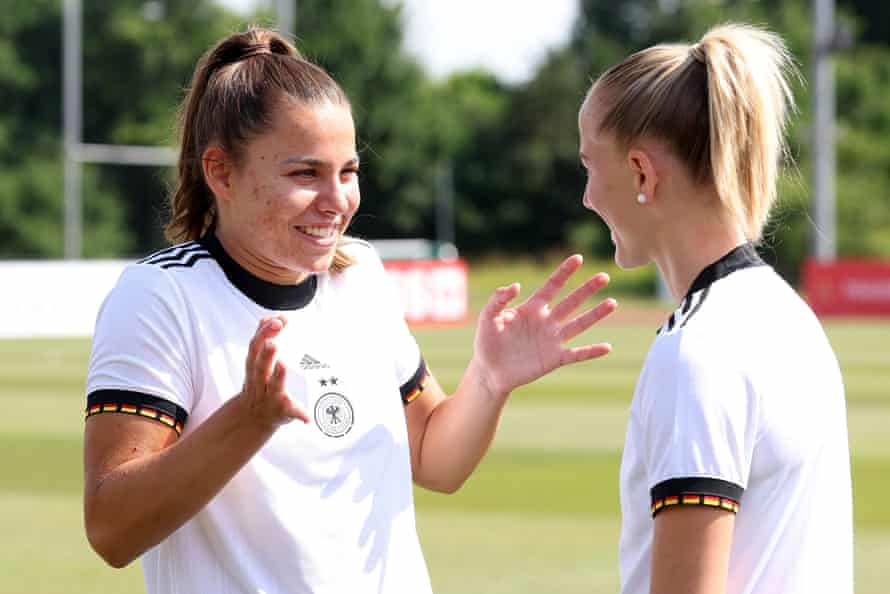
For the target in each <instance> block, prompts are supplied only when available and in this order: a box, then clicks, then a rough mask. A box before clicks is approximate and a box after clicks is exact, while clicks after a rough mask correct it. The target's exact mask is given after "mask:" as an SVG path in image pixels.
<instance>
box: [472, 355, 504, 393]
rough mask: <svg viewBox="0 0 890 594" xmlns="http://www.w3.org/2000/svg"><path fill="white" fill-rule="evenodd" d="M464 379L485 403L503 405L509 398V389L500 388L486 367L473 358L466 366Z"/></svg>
mask: <svg viewBox="0 0 890 594" xmlns="http://www.w3.org/2000/svg"><path fill="white" fill-rule="evenodd" d="M466 378H467V379H468V380H470V381H471V382H472V385H473V386H475V387H476V390H475V391H476V392H478V393H479V395H480V396H481V397H482V398H484V399H485V400H487V401H490V402H494V403H497V404H503V403H504V401H506V400H507V398H508V397H509V396H510V389H509V388H507V387H505V386H502V385H501V384H500V383H499V382H498V381H497V378H495V377H494V376H493V374H492V373H491V370H490V369H489V368H488V366H487V365H485V364H484V363H482V362H481V361H479V360H478V359H476V358H475V357H473V359H472V360H471V361H470V364H469V365H468V366H467V373H466Z"/></svg>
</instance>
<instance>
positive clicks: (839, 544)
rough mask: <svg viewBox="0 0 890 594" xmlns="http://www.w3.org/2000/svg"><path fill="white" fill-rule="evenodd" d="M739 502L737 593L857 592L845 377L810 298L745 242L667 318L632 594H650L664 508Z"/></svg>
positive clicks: (643, 466)
mask: <svg viewBox="0 0 890 594" xmlns="http://www.w3.org/2000/svg"><path fill="white" fill-rule="evenodd" d="M679 505H707V506H713V507H718V508H722V509H724V510H727V511H728V512H729V513H736V518H735V529H734V532H733V540H732V549H731V552H730V561H729V574H728V581H727V589H726V592H727V594H823V593H824V594H852V592H853V559H852V557H853V553H852V548H853V536H852V494H851V484H850V462H849V448H848V441H847V425H846V408H845V404H844V388H843V384H842V382H841V375H840V371H839V369H838V364H837V360H836V358H835V356H834V353H833V352H832V350H831V347H830V345H829V344H828V340H827V339H826V337H825V334H824V332H823V330H822V328H821V326H820V324H819V322H818V321H817V319H816V318H815V316H814V315H813V314H812V312H811V311H810V309H809V308H808V307H807V306H806V304H804V303H803V302H802V301H801V300H800V298H799V297H798V296H797V294H796V293H795V292H794V291H793V290H792V289H791V288H790V287H789V286H788V285H787V284H786V283H785V282H784V281H783V280H782V279H781V278H780V277H779V276H778V275H777V274H776V273H775V272H774V271H773V270H772V269H771V268H770V267H769V266H766V265H764V263H763V261H761V260H760V258H759V257H758V256H757V253H756V251H755V250H754V248H753V246H751V245H743V246H739V247H738V248H736V249H734V250H733V251H731V252H730V253H729V254H727V255H726V256H724V257H723V258H721V259H720V260H719V261H717V262H715V263H714V264H712V265H711V266H708V267H707V268H706V269H705V270H704V271H702V273H701V274H700V275H699V276H698V277H697V278H696V280H695V281H694V283H693V285H692V287H691V288H690V290H689V292H688V294H687V295H686V297H685V298H684V299H683V301H682V303H681V304H680V307H679V308H678V309H677V310H676V311H675V312H674V313H673V315H672V316H671V318H670V320H669V321H668V322H667V323H666V324H665V325H664V326H663V327H662V328H661V329H660V330H659V332H658V335H657V337H656V339H655V343H654V345H653V346H652V349H651V350H650V352H649V355H648V357H647V358H646V362H645V364H644V366H643V370H642V372H641V375H640V378H639V382H638V384H637V388H636V392H635V393H634V398H633V402H632V403H631V410H630V420H629V423H628V430H627V440H626V444H625V449H624V456H623V459H622V462H621V511H622V529H621V544H620V555H619V556H620V562H621V591H622V594H649V592H650V580H651V574H650V570H651V559H652V538H653V528H654V524H655V518H656V517H657V515H658V514H663V513H671V508H672V507H674V506H679Z"/></svg>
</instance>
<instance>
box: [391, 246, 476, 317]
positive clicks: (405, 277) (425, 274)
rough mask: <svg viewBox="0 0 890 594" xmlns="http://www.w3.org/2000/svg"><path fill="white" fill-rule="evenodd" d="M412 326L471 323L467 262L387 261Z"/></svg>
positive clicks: (458, 260) (406, 315)
mask: <svg viewBox="0 0 890 594" xmlns="http://www.w3.org/2000/svg"><path fill="white" fill-rule="evenodd" d="M383 266H384V267H385V268H386V271H387V272H388V273H389V274H390V276H391V277H392V278H393V281H394V282H395V285H396V290H397V291H398V294H399V297H400V298H401V300H402V307H403V308H404V310H405V319H406V320H407V321H408V323H409V324H411V325H415V326H417V325H455V324H463V323H465V322H466V321H467V264H466V262H464V261H463V260H460V259H455V260H384V261H383Z"/></svg>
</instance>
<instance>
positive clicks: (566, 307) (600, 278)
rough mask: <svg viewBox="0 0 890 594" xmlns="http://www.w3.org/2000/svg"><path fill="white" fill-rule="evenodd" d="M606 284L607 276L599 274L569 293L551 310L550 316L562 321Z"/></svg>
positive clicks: (602, 273)
mask: <svg viewBox="0 0 890 594" xmlns="http://www.w3.org/2000/svg"><path fill="white" fill-rule="evenodd" d="M608 284H609V275H608V274H606V273H605V272H600V273H599V274H597V275H595V276H594V277H593V278H591V279H589V280H588V281H587V282H585V283H584V284H583V285H581V286H580V287H578V288H577V289H575V290H574V291H572V292H571V293H569V295H568V297H566V298H565V299H563V300H562V301H560V302H559V303H557V304H556V306H555V307H554V308H553V309H552V310H551V312H550V315H552V316H555V318H556V319H557V320H564V319H565V318H567V317H568V316H569V315H571V313H572V312H573V311H575V310H576V309H578V307H579V306H580V305H581V304H582V303H584V302H585V301H587V300H588V299H589V298H590V297H591V296H592V295H593V294H595V293H596V292H598V291H600V290H601V289H602V288H603V287H605V286H606V285H608Z"/></svg>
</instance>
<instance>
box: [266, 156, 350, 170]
mask: <svg viewBox="0 0 890 594" xmlns="http://www.w3.org/2000/svg"><path fill="white" fill-rule="evenodd" d="M358 163H359V161H358V156H355V157H353V158H351V159H350V160H348V161H347V162H346V165H358ZM279 164H280V165H309V166H311V167H321V166H323V165H325V162H324V161H322V160H321V159H316V158H315V157H290V158H288V159H285V160H284V161H281V163H279Z"/></svg>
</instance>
